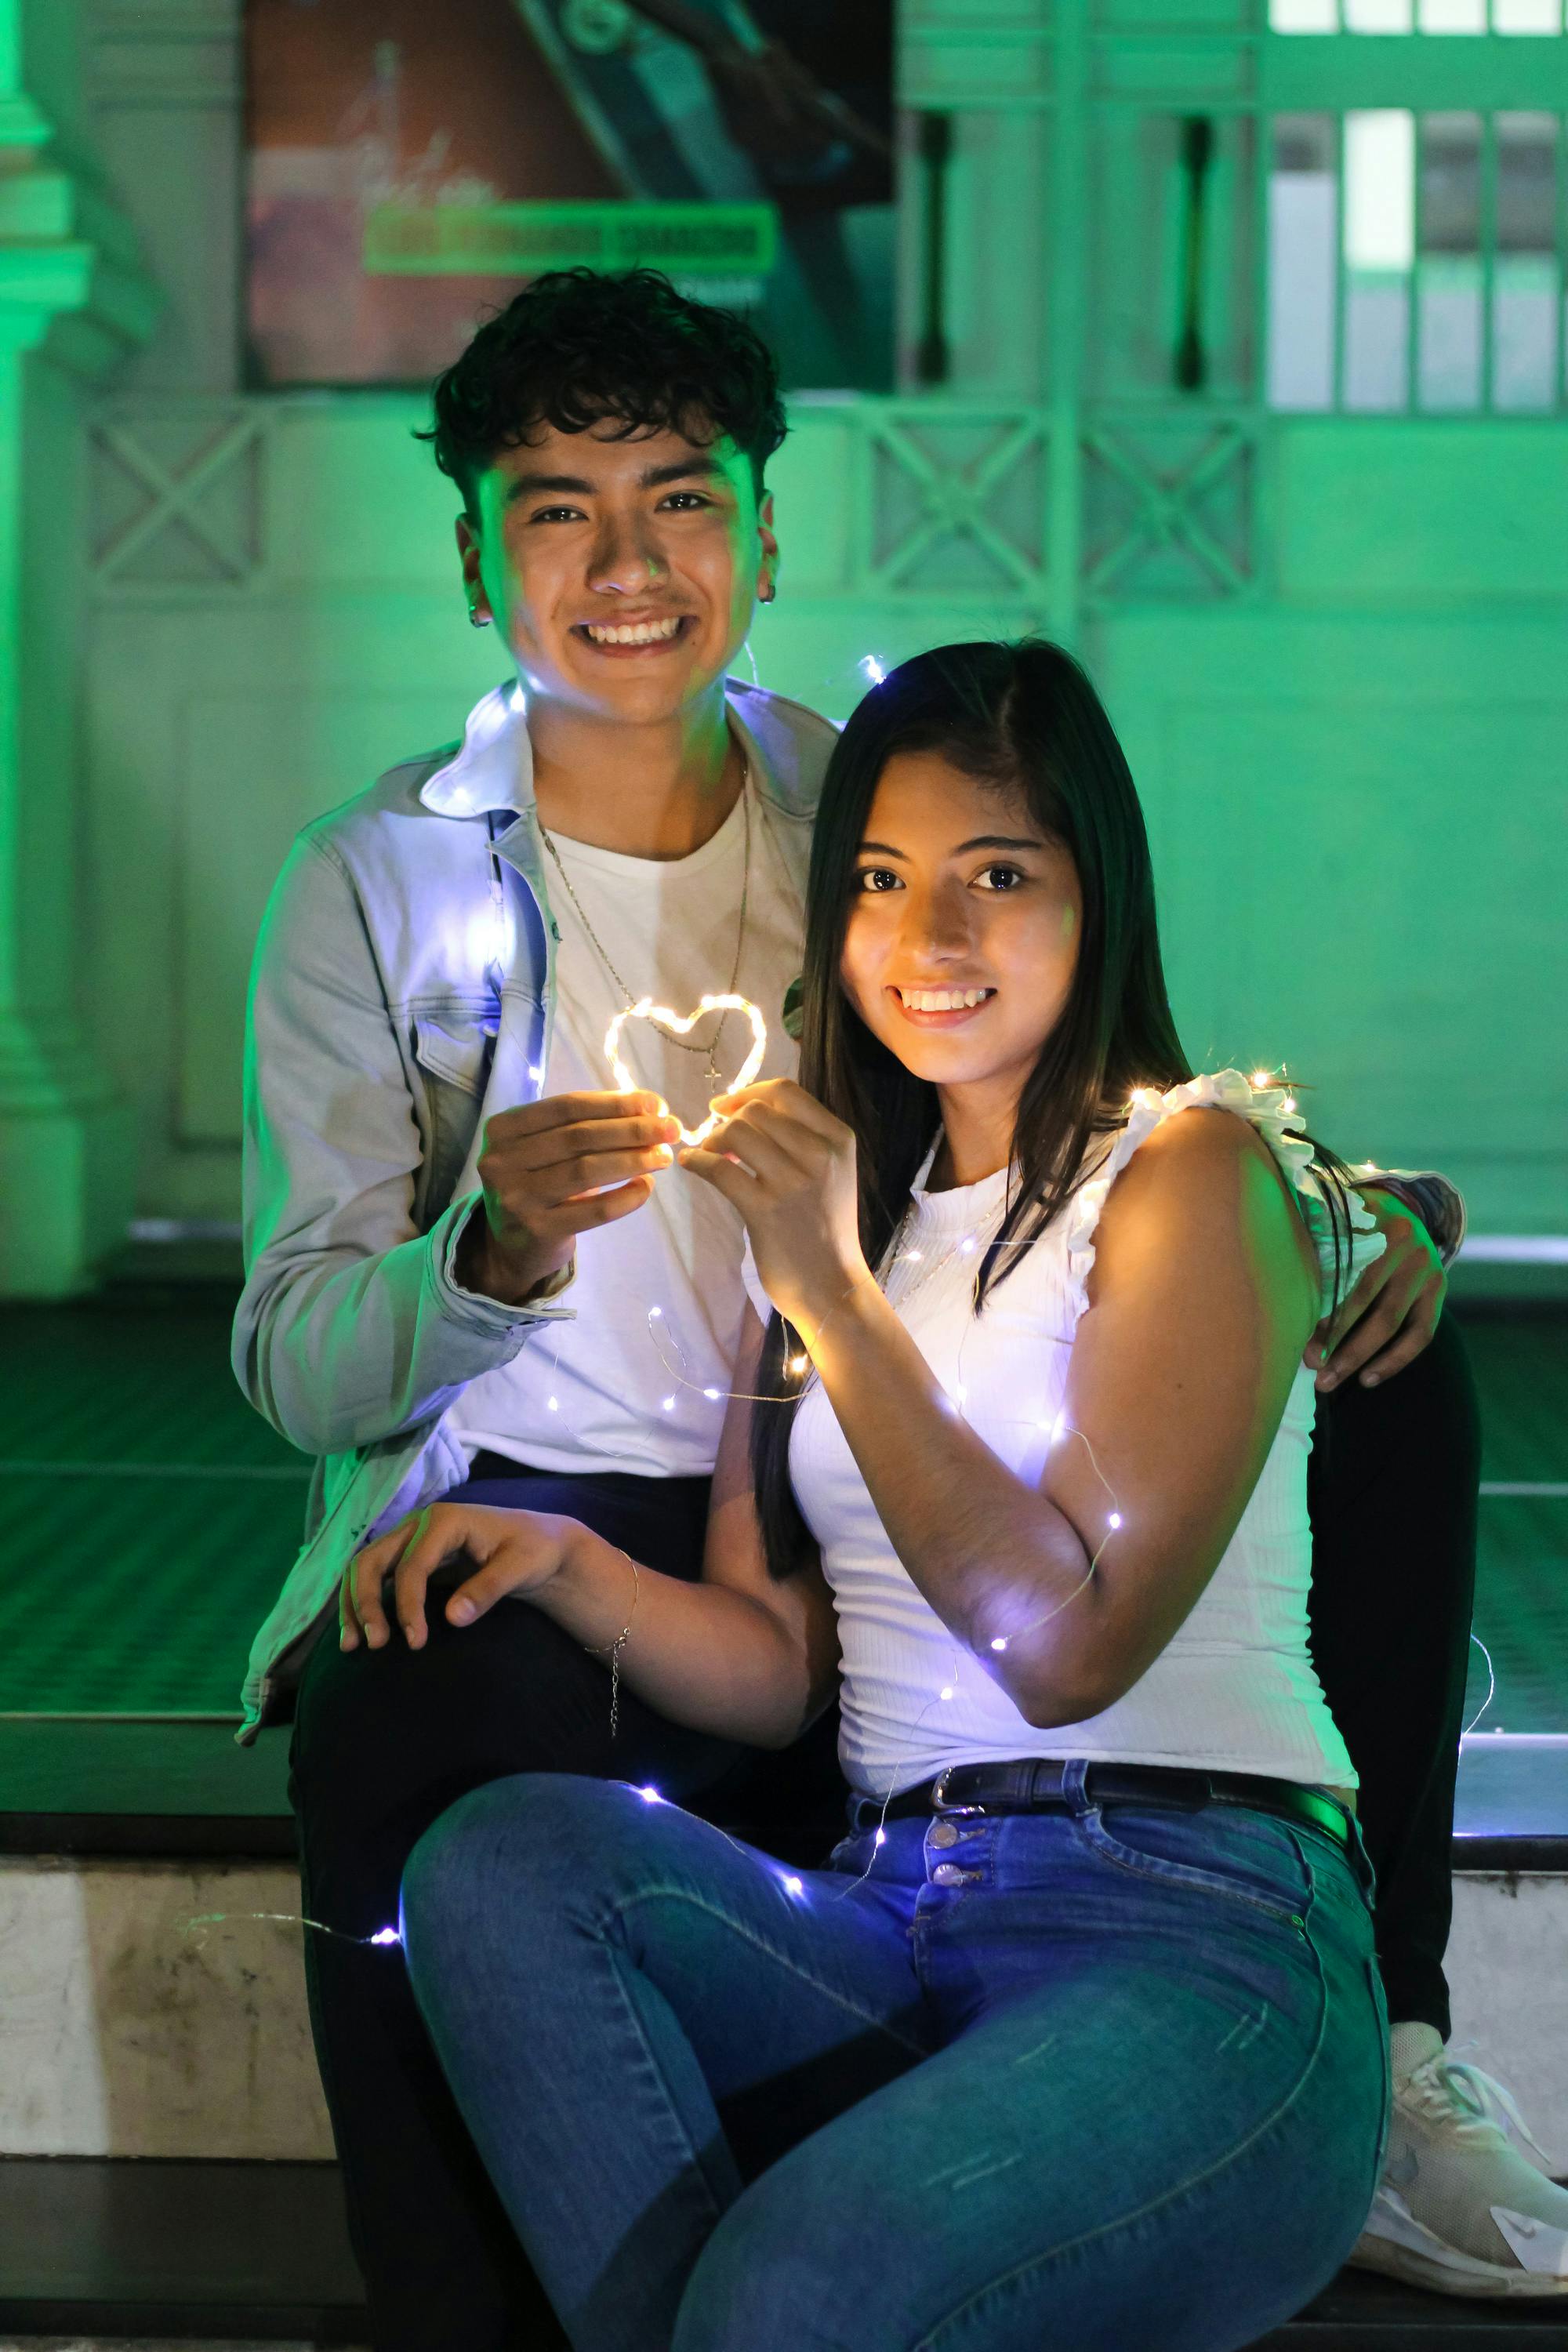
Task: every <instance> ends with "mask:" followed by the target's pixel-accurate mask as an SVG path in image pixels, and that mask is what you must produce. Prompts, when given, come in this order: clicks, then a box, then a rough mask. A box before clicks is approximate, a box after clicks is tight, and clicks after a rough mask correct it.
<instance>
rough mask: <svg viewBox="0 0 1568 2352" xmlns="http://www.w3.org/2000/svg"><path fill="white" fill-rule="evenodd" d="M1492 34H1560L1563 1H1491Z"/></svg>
mask: <svg viewBox="0 0 1568 2352" xmlns="http://www.w3.org/2000/svg"><path fill="white" fill-rule="evenodd" d="M1492 30H1493V32H1494V33H1560V32H1561V31H1562V30H1563V0H1492Z"/></svg>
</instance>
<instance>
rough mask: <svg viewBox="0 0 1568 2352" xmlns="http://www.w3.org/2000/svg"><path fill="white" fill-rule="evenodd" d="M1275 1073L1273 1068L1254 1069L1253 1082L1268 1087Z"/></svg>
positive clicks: (1256, 1085)
mask: <svg viewBox="0 0 1568 2352" xmlns="http://www.w3.org/2000/svg"><path fill="white" fill-rule="evenodd" d="M1273 1075H1274V1073H1273V1071H1272V1070H1254V1072H1253V1073H1252V1083H1253V1085H1254V1086H1255V1087H1266V1086H1267V1085H1268V1081H1269V1079H1270V1078H1271V1077H1272V1076H1273Z"/></svg>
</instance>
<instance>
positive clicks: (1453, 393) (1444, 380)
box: [1416, 114, 1481, 408]
mask: <svg viewBox="0 0 1568 2352" xmlns="http://www.w3.org/2000/svg"><path fill="white" fill-rule="evenodd" d="M1419 300H1420V314H1419V318H1418V320H1417V327H1416V344H1417V358H1416V375H1417V383H1418V385H1419V392H1418V395H1417V396H1418V399H1419V402H1420V405H1421V406H1422V407H1423V408H1477V407H1479V405H1480V398H1481V119H1480V116H1479V114H1428V115H1426V116H1425V117H1424V118H1423V121H1422V125H1421V272H1420V294H1419Z"/></svg>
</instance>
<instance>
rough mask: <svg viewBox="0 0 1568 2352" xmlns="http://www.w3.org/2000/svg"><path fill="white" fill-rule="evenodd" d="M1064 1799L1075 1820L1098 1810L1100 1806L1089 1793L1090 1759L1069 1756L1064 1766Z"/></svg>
mask: <svg viewBox="0 0 1568 2352" xmlns="http://www.w3.org/2000/svg"><path fill="white" fill-rule="evenodd" d="M1062 1799H1063V1801H1064V1803H1065V1804H1066V1806H1067V1809H1068V1812H1069V1813H1071V1814H1072V1815H1073V1817H1074V1818H1075V1820H1079V1821H1081V1819H1082V1818H1083V1816H1084V1814H1085V1813H1093V1812H1098V1811H1099V1810H1100V1808H1099V1807H1098V1805H1096V1803H1095V1801H1094V1800H1093V1798H1092V1797H1091V1796H1090V1795H1089V1759H1088V1758H1087V1757H1083V1756H1069V1757H1068V1760H1067V1762H1066V1763H1065V1764H1064V1765H1063V1766H1062Z"/></svg>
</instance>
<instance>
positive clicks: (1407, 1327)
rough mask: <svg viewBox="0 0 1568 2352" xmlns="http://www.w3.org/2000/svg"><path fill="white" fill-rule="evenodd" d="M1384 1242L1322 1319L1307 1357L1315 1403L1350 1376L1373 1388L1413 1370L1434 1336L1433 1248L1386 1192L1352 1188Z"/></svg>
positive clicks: (1443, 1282)
mask: <svg viewBox="0 0 1568 2352" xmlns="http://www.w3.org/2000/svg"><path fill="white" fill-rule="evenodd" d="M1356 1189H1357V1191H1358V1192H1360V1193H1361V1197H1362V1199H1363V1202H1365V1203H1366V1206H1367V1207H1368V1208H1369V1209H1370V1210H1371V1212H1372V1213H1373V1217H1374V1218H1375V1219H1376V1221H1377V1229H1378V1231H1379V1233H1380V1234H1383V1235H1384V1240H1385V1247H1384V1253H1383V1255H1382V1256H1381V1257H1380V1258H1379V1259H1378V1260H1377V1261H1376V1263H1375V1264H1374V1265H1369V1266H1368V1267H1367V1270H1366V1272H1365V1273H1364V1274H1363V1276H1362V1278H1361V1280H1360V1281H1359V1282H1358V1283H1357V1284H1356V1286H1355V1287H1354V1289H1353V1290H1352V1292H1351V1293H1350V1295H1349V1297H1346V1298H1345V1299H1343V1300H1342V1303H1341V1305H1340V1307H1339V1311H1338V1313H1337V1314H1335V1315H1333V1316H1331V1317H1325V1318H1324V1319H1323V1321H1322V1322H1321V1323H1320V1324H1319V1326H1318V1328H1317V1333H1316V1336H1315V1337H1314V1339H1313V1340H1312V1343H1311V1345H1310V1348H1309V1349H1308V1350H1307V1362H1308V1364H1309V1365H1310V1367H1311V1368H1312V1370H1314V1371H1316V1373H1317V1375H1318V1391H1319V1393H1320V1395H1322V1394H1326V1392H1327V1391H1329V1390H1330V1389H1335V1388H1338V1387H1339V1386H1340V1385H1341V1384H1342V1382H1343V1381H1348V1380H1349V1379H1350V1377H1351V1375H1352V1373H1353V1372H1359V1373H1360V1375H1361V1384H1362V1386H1363V1388H1364V1389H1373V1388H1376V1386H1377V1385H1378V1382H1379V1381H1385V1380H1387V1379H1389V1378H1390V1376H1391V1375H1392V1374H1393V1373H1394V1372H1402V1371H1403V1370H1405V1366H1406V1364H1411V1363H1414V1362H1415V1359H1416V1357H1417V1356H1418V1355H1419V1354H1420V1353H1421V1350H1422V1349H1423V1348H1425V1347H1426V1346H1427V1345H1428V1344H1429V1342H1430V1340H1431V1338H1432V1334H1433V1333H1434V1331H1436V1328H1437V1319H1438V1318H1439V1316H1440V1315H1441V1314H1442V1312H1443V1297H1444V1294H1445V1292H1446V1291H1447V1287H1448V1277H1447V1274H1446V1273H1445V1272H1444V1269H1443V1261H1442V1258H1441V1256H1440V1255H1439V1254H1438V1251H1437V1246H1436V1243H1435V1242H1434V1241H1433V1239H1432V1236H1431V1235H1430V1234H1428V1232H1427V1231H1426V1226H1425V1225H1423V1224H1421V1223H1418V1222H1417V1220H1416V1219H1415V1217H1413V1216H1412V1215H1411V1213H1410V1212H1409V1210H1408V1209H1407V1208H1405V1204H1404V1202H1401V1201H1398V1200H1396V1199H1395V1198H1394V1194H1393V1193H1392V1192H1377V1191H1374V1190H1369V1189H1367V1188H1366V1187H1364V1186H1360V1185H1358V1186H1357V1188H1356Z"/></svg>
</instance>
